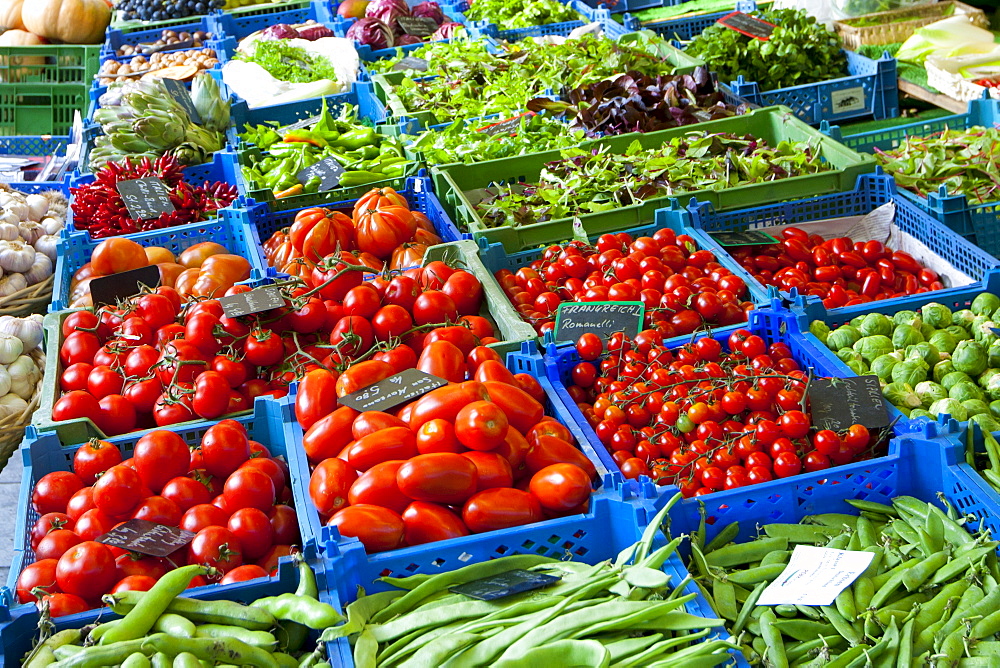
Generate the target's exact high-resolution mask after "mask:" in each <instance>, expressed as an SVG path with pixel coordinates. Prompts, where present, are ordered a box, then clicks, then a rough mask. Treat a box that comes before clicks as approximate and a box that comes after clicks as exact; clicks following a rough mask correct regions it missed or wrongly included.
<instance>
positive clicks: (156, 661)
mask: <svg viewBox="0 0 1000 668" xmlns="http://www.w3.org/2000/svg"><path fill="white" fill-rule="evenodd" d="M151 662H152V664H153V668H172V666H173V665H174V660H173V659H171V658H170V657H169V656H167V655H166V654H164V653H163V652H157V653H156V654H154V655H153V658H152V660H151Z"/></svg>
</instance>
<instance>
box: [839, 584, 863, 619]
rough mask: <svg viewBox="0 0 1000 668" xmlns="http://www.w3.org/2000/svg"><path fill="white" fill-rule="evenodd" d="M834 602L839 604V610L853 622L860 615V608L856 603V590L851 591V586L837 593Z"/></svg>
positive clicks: (845, 617)
mask: <svg viewBox="0 0 1000 668" xmlns="http://www.w3.org/2000/svg"><path fill="white" fill-rule="evenodd" d="M833 603H834V605H836V606H837V612H839V613H840V614H841V616H843V618H844V619H846V620H847V621H849V622H853V621H854V620H855V618H856V617H857V616H858V609H857V607H855V605H854V592H852V591H851V588H850V587H848V588H846V589H844V590H843V591H842V592H840V593H839V594H837V598H835V599H834V601H833Z"/></svg>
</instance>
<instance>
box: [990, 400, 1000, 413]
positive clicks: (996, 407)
mask: <svg viewBox="0 0 1000 668" xmlns="http://www.w3.org/2000/svg"><path fill="white" fill-rule="evenodd" d="M990 413H992V414H993V417H1000V401H998V400H996V399H994V400H993V401H991V402H990Z"/></svg>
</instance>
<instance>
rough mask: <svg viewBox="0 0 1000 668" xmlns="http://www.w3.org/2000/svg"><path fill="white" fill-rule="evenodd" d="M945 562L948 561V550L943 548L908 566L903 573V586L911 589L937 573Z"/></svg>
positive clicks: (908, 589)
mask: <svg viewBox="0 0 1000 668" xmlns="http://www.w3.org/2000/svg"><path fill="white" fill-rule="evenodd" d="M946 563H948V552H946V551H945V550H941V551H940V552H935V553H934V554H931V555H930V556H929V557H927V558H926V559H924V560H923V561H921V562H920V563H919V564H917V565H916V566H913V567H912V568H908V569H907V570H906V571H905V572H904V573H903V578H902V583H903V586H904V587H906V590H907V591H913V590H914V589H916V588H917V587H919V586H920V585H922V584H923V583H924V582H926V581H927V580H928V579H929V578H930V577H932V576H933V575H934V574H935V573H937V571H938V570H939V569H940V568H941V567H942V566H944V565H945V564H946Z"/></svg>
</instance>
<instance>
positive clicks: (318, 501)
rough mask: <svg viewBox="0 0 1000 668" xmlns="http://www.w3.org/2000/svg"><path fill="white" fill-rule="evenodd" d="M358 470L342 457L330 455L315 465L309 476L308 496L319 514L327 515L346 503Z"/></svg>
mask: <svg viewBox="0 0 1000 668" xmlns="http://www.w3.org/2000/svg"><path fill="white" fill-rule="evenodd" d="M357 479H358V472H357V471H356V470H355V469H354V468H352V467H351V465H350V464H348V463H347V462H345V461H344V460H342V459H337V458H335V457H331V458H330V459H325V460H323V461H322V462H320V463H319V464H317V465H316V468H315V469H314V470H313V472H312V477H310V478H309V498H310V499H312V502H313V505H315V506H316V510H318V511H319V514H320V515H321V516H324V517H326V516H329V515H332V514H334V513H336V512H337V511H338V510H340V509H342V508H344V507H345V506H346V505H347V504H348V501H347V497H348V493H349V492H350V489H351V485H352V484H354V481H355V480H357Z"/></svg>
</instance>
